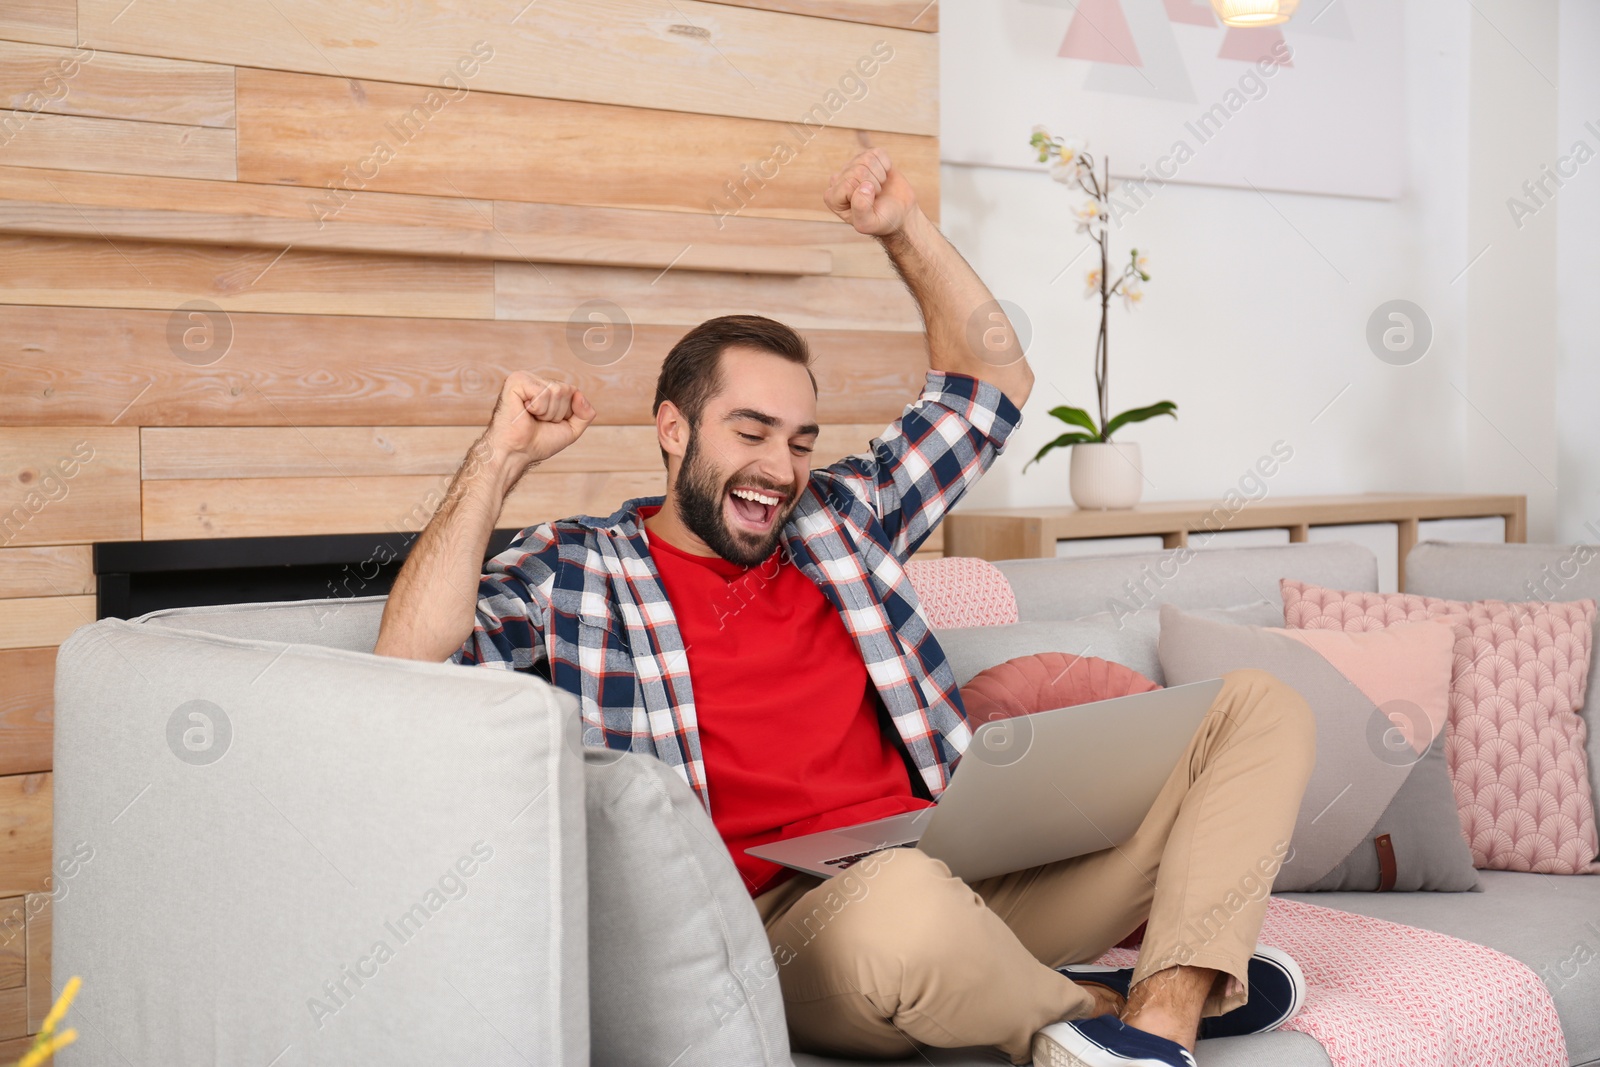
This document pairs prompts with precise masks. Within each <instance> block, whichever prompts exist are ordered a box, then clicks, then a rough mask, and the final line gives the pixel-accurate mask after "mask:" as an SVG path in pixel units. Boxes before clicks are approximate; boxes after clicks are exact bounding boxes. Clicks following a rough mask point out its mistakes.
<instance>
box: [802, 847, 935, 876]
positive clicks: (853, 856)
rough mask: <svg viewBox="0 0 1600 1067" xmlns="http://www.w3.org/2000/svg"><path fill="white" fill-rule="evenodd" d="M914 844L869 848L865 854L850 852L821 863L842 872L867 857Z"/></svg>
mask: <svg viewBox="0 0 1600 1067" xmlns="http://www.w3.org/2000/svg"><path fill="white" fill-rule="evenodd" d="M915 844H916V842H915V841H901V842H899V843H897V844H893V845H880V846H879V847H877V848H869V849H867V850H866V851H865V852H852V853H850V855H848V856H836V857H834V858H833V859H831V860H823V861H822V862H823V865H824V866H828V867H837V868H839V869H840V870H841V871H842V870H844V869H845V868H846V867H853V866H855V865H856V864H857V863H859V862H861V861H862V860H864V859H866V858H867V857H868V856H875V855H877V854H878V853H879V852H887V851H889V850H890V849H891V848H905V847H906V846H908V845H915Z"/></svg>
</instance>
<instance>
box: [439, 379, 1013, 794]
mask: <svg viewBox="0 0 1600 1067" xmlns="http://www.w3.org/2000/svg"><path fill="white" fill-rule="evenodd" d="M1021 418H1022V415H1021V412H1019V411H1018V410H1017V408H1016V405H1015V404H1013V403H1012V402H1011V400H1010V399H1009V398H1008V397H1007V396H1006V395H1005V394H1004V393H1003V392H1001V391H1000V389H999V388H998V387H997V386H995V385H993V384H991V383H989V382H985V381H982V380H980V379H978V378H973V377H970V376H967V375H964V374H952V373H944V372H939V371H929V372H928V375H927V380H926V382H925V384H924V387H923V391H922V394H921V396H919V397H918V398H917V399H916V401H915V402H913V403H912V404H910V405H909V406H908V407H907V408H906V409H905V411H904V412H902V413H901V415H900V417H899V418H898V419H896V420H895V421H894V422H893V423H891V424H890V425H889V427H888V428H887V429H886V430H885V431H884V432H883V434H882V435H880V436H879V437H877V438H876V439H874V440H873V441H872V444H871V451H870V452H864V453H861V454H859V455H854V456H847V457H845V458H844V459H841V460H839V461H838V462H837V463H834V464H832V465H831V466H827V467H821V468H818V469H815V470H813V471H811V474H810V478H809V481H808V483H807V485H806V487H805V489H804V490H803V491H802V493H801V495H800V499H799V503H798V504H797V505H796V506H795V509H794V511H793V513H792V514H791V515H790V517H789V519H788V521H787V522H786V523H785V525H784V528H783V532H782V535H781V538H782V542H783V545H784V546H785V548H786V549H787V551H788V554H789V557H790V558H791V559H792V560H793V561H794V562H795V564H796V565H797V566H799V567H800V569H801V570H802V571H804V572H805V574H806V575H807V576H808V577H810V578H811V580H812V581H814V582H816V583H817V586H818V587H819V588H820V589H821V590H822V592H823V594H824V595H826V596H827V598H828V600H829V601H831V602H832V603H833V605H834V606H835V607H836V608H838V610H839V614H840V617H841V618H842V619H843V620H844V625H845V628H846V629H847V630H848V631H849V632H850V635H851V636H852V637H853V638H854V639H855V643H856V646H857V647H858V648H859V649H860V650H861V658H862V661H863V662H864V663H865V664H866V667H867V673H868V676H869V677H870V678H871V679H872V683H873V685H874V686H875V687H876V688H877V691H878V694H879V696H880V697H881V698H882V700H883V705H884V707H885V708H886V709H887V711H888V714H889V718H890V721H891V722H893V724H894V727H895V729H896V731H897V732H898V734H899V740H900V743H901V746H902V749H903V751H904V752H905V753H906V754H908V755H909V757H910V759H909V762H910V766H912V767H914V768H915V769H916V771H917V773H918V774H919V775H920V776H921V780H922V782H923V784H924V785H925V786H926V787H927V790H928V792H929V794H930V795H932V796H933V797H936V798H937V797H938V796H939V795H940V794H941V793H942V792H943V791H944V788H945V785H946V784H947V783H948V782H949V780H950V774H951V771H952V770H953V768H954V766H955V763H956V761H957V759H959V757H960V755H961V753H962V752H963V751H964V750H965V749H966V746H967V743H968V741H969V739H970V738H971V732H970V731H969V730H968V728H967V721H966V709H965V708H964V707H963V706H962V703H961V695H960V692H959V691H958V689H957V688H956V681H955V675H954V674H953V673H952V672H951V669H950V665H949V663H948V662H947V661H946V659H945V655H944V650H943V649H941V648H940V647H939V643H938V641H937V640H935V638H934V636H933V633H932V631H931V629H930V628H929V626H928V620H927V617H926V616H925V615H924V614H923V612H922V608H921V605H920V604H919V602H918V600H917V594H916V592H915V590H913V589H912V587H911V582H910V581H909V580H908V579H907V578H906V573H905V569H904V566H903V564H904V563H905V561H906V560H907V559H909V558H910V557H911V554H912V553H913V552H915V551H916V550H917V548H918V547H919V546H920V545H921V544H922V543H923V541H925V540H926V539H927V537H928V535H929V534H930V533H931V532H932V531H933V529H934V527H935V526H937V525H938V524H939V521H940V520H941V519H942V518H944V516H945V514H946V512H948V511H949V510H950V508H951V506H952V505H954V504H955V502H956V501H957V500H959V499H961V497H962V495H963V494H964V493H965V492H966V491H967V489H968V487H970V486H971V485H972V484H973V483H975V482H976V481H977V480H978V479H979V478H980V477H981V476H982V475H983V473H984V472H985V471H986V470H988V468H989V466H990V465H991V464H992V463H993V462H994V460H995V458H996V457H997V456H998V455H999V454H1000V452H1001V451H1002V450H1003V448H1004V447H1005V442H1006V439H1007V437H1009V436H1010V434H1011V431H1012V430H1013V429H1014V428H1015V427H1016V425H1017V424H1018V423H1019V422H1020V421H1021ZM663 500H664V498H663V497H659V496H657V497H641V498H636V499H633V500H629V501H627V502H626V503H624V504H623V505H622V507H621V508H620V509H619V510H618V511H616V512H615V513H614V514H612V515H610V516H608V517H607V518H604V519H600V518H594V517H591V516H586V515H585V516H577V517H574V518H569V519H561V520H559V521H556V522H548V523H543V524H541V525H539V526H535V527H532V528H530V529H527V530H524V531H522V532H521V533H519V534H518V535H517V538H516V540H515V541H513V542H512V543H511V545H510V546H509V547H508V548H506V549H505V550H504V551H503V552H501V553H499V554H498V555H496V556H495V557H494V558H492V559H490V560H489V561H488V562H487V563H485V565H484V569H485V573H484V575H483V577H482V580H481V582H480V584H479V587H478V598H479V599H478V607H477V619H476V622H475V623H474V625H473V630H472V635H471V636H470V637H468V638H467V640H466V641H465V642H464V643H463V645H462V647H461V648H460V649H459V650H458V651H457V652H456V653H455V655H454V656H453V657H452V659H453V661H454V662H456V663H463V664H470V665H478V666H484V667H499V668H502V669H506V670H524V671H535V672H537V673H538V674H540V675H541V676H542V677H544V678H545V679H546V680H548V681H550V682H551V683H552V684H554V685H556V686H559V687H560V688H562V689H565V690H567V691H568V692H571V693H573V694H575V695H576V696H577V697H578V698H579V704H580V709H581V714H582V717H583V722H584V731H583V738H584V743H585V744H588V745H594V746H602V745H603V746H606V747H609V748H613V749H626V750H630V751H633V752H639V753H645V754H649V755H653V756H655V757H656V758H658V759H661V760H663V761H664V762H666V763H667V764H669V765H670V766H672V767H674V768H675V769H676V770H677V771H678V773H679V774H680V775H681V776H682V777H683V779H684V780H685V781H686V782H688V783H689V785H690V786H691V787H692V788H693V789H694V791H695V793H696V795H697V796H698V797H699V798H700V801H701V803H703V804H704V805H705V806H706V808H707V810H710V804H711V800H710V796H709V793H708V791H707V789H706V775H705V765H704V763H703V762H702V760H701V755H700V737H699V732H698V729H697V725H696V722H697V719H696V709H695V702H694V694H693V692H692V691H691V689H690V685H689V660H688V656H687V654H686V652H685V650H684V645H683V638H682V634H681V632H680V631H679V629H678V625H677V622H676V620H675V618H674V616H673V612H672V606H671V604H670V603H668V601H667V596H666V593H665V592H664V591H663V590H662V588H661V583H660V578H659V574H658V572H657V571H656V568H655V563H654V562H653V560H652V558H651V556H650V550H649V547H648V544H647V542H646V540H645V537H644V533H643V526H642V523H641V521H640V518H639V513H638V512H639V508H641V507H646V506H649V505H652V504H660V503H662V501H663ZM804 667H805V665H804V664H799V663H797V664H795V668H796V669H797V670H803V669H804Z"/></svg>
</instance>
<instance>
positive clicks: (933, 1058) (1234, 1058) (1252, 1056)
mask: <svg viewBox="0 0 1600 1067" xmlns="http://www.w3.org/2000/svg"><path fill="white" fill-rule="evenodd" d="M1194 1058H1195V1062H1197V1063H1198V1064H1199V1065H1200V1067H1331V1064H1332V1061H1331V1060H1329V1059H1328V1054H1327V1053H1326V1052H1325V1051H1323V1048H1322V1046H1321V1045H1319V1044H1317V1042H1316V1039H1314V1038H1310V1037H1307V1036H1306V1035H1305V1034H1297V1033H1295V1032H1294V1031H1292V1030H1275V1031H1273V1032H1272V1033H1270V1034H1252V1035H1251V1036H1250V1037H1221V1038H1216V1039H1215V1040H1212V1041H1202V1042H1200V1044H1199V1045H1198V1046H1197V1047H1196V1048H1195V1054H1194ZM1010 1062H1011V1061H1010V1060H1009V1059H1007V1058H1006V1057H1005V1056H1004V1055H1003V1054H1001V1053H1000V1052H997V1051H996V1050H994V1049H989V1048H927V1049H923V1050H922V1054H921V1055H915V1054H913V1055H910V1056H907V1057H906V1058H905V1059H903V1060H836V1059H830V1058H829V1057H827V1056H812V1055H809V1054H806V1053H797V1054H796V1055H795V1057H794V1067H895V1065H901V1067H913V1065H915V1067H926V1065H928V1064H932V1065H933V1067H991V1065H993V1064H1009V1063H1010Z"/></svg>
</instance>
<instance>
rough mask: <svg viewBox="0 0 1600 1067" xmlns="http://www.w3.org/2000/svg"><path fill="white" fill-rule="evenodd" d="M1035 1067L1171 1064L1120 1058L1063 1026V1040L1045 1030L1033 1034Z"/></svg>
mask: <svg viewBox="0 0 1600 1067" xmlns="http://www.w3.org/2000/svg"><path fill="white" fill-rule="evenodd" d="M1046 1029H1054V1027H1047V1028H1046ZM1069 1043H1070V1044H1069ZM1033 1067H1171V1064H1168V1063H1164V1062H1162V1061H1161V1060H1151V1059H1145V1058H1143V1057H1140V1058H1138V1059H1129V1058H1128V1057H1126V1056H1119V1055H1117V1054H1116V1053H1115V1052H1112V1051H1111V1050H1110V1049H1107V1048H1106V1047H1105V1046H1104V1045H1101V1044H1099V1043H1098V1042H1095V1041H1091V1040H1089V1039H1088V1038H1087V1037H1084V1036H1083V1035H1082V1034H1081V1033H1079V1032H1078V1031H1077V1030H1073V1029H1071V1028H1070V1027H1062V1028H1061V1033H1060V1039H1058V1038H1057V1036H1055V1035H1052V1034H1049V1033H1046V1032H1045V1030H1040V1031H1039V1032H1038V1033H1036V1034H1034V1035H1033Z"/></svg>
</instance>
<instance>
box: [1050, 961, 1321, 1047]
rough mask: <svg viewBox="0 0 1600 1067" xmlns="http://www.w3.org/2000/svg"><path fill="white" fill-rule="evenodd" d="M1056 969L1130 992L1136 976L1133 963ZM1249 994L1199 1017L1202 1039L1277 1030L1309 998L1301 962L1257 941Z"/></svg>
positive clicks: (1075, 976)
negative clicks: (1240, 1001)
mask: <svg viewBox="0 0 1600 1067" xmlns="http://www.w3.org/2000/svg"><path fill="white" fill-rule="evenodd" d="M1056 970H1058V971H1060V972H1061V973H1062V974H1064V975H1066V976H1067V977H1068V978H1071V979H1073V980H1074V981H1078V982H1098V983H1099V984H1100V985H1103V986H1106V987H1108V988H1110V989H1115V990H1116V991H1117V992H1118V993H1120V994H1121V995H1122V996H1124V997H1126V996H1127V995H1128V985H1129V983H1130V982H1132V980H1133V968H1132V967H1099V966H1096V965H1094V964H1092V963H1077V964H1069V965H1068V966H1066V967H1057V968H1056ZM1248 974H1249V977H1250V996H1249V999H1248V1000H1247V1001H1246V1002H1245V1003H1244V1004H1243V1005H1242V1006H1240V1007H1237V1008H1235V1009H1233V1010H1232V1011H1230V1012H1226V1013H1224V1014H1222V1015H1210V1016H1207V1017H1206V1018H1204V1019H1201V1020H1200V1040H1202V1041H1204V1040H1205V1039H1207V1038H1212V1037H1239V1036H1241V1035H1243V1034H1261V1033H1265V1032H1266V1031H1268V1030H1276V1029H1277V1028H1278V1027H1280V1026H1282V1025H1283V1024H1284V1023H1286V1022H1288V1021H1289V1020H1290V1019H1292V1018H1294V1016H1295V1013H1296V1012H1298V1011H1299V1010H1300V1006H1301V1005H1302V1004H1304V1003H1305V999H1306V976H1305V975H1304V974H1302V973H1301V972H1300V965H1299V964H1297V963H1295V961H1294V958H1293V957H1292V956H1290V955H1289V954H1288V953H1287V952H1285V951H1283V950H1282V949H1278V948H1273V947H1271V946H1270V945H1257V946H1256V954H1255V955H1254V956H1252V957H1250V970H1249V972H1248Z"/></svg>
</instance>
